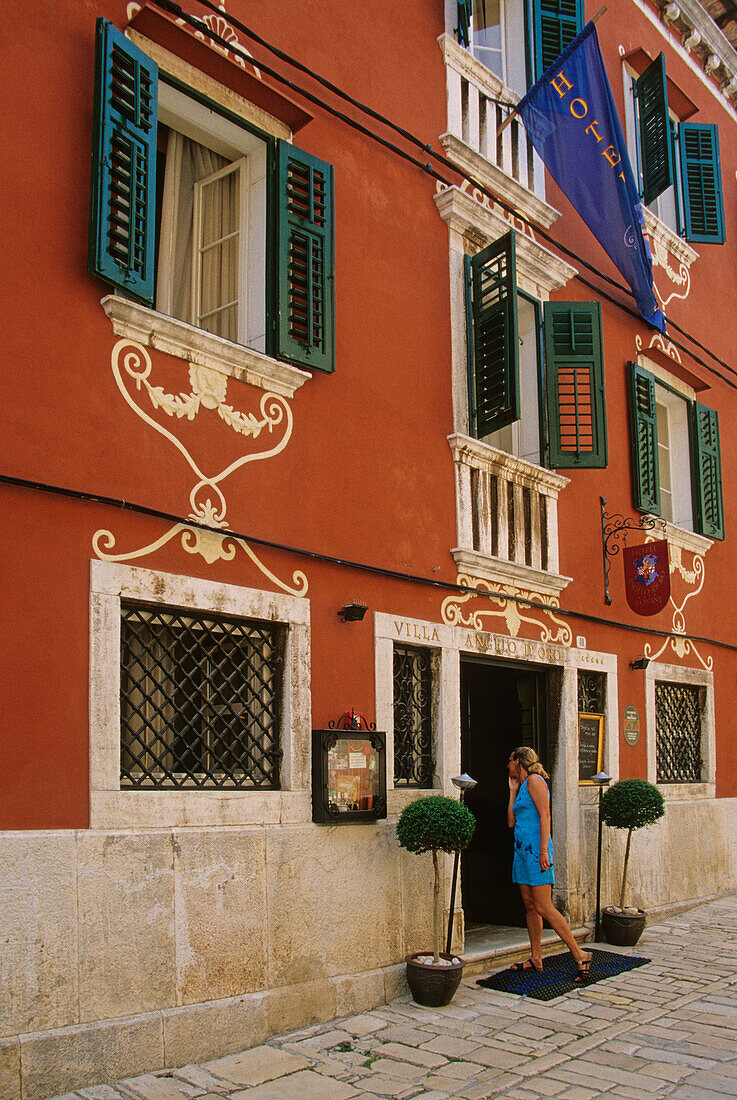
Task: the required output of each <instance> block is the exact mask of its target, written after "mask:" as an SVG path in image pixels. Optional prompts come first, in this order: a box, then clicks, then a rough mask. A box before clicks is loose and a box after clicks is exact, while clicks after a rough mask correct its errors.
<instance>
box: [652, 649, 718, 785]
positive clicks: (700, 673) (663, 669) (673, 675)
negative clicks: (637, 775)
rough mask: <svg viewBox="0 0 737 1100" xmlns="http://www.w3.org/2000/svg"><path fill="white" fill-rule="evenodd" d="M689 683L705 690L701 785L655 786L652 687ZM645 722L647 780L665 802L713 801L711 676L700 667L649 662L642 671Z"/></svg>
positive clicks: (713, 755) (656, 771)
mask: <svg viewBox="0 0 737 1100" xmlns="http://www.w3.org/2000/svg"><path fill="white" fill-rule="evenodd" d="M656 681H657V682H662V681H665V682H666V683H668V682H670V683H678V684H688V685H690V686H691V687H700V688H704V689H705V692H706V700H705V703H704V708H703V711H702V715H701V756H702V760H703V768H702V782H701V783H658V782H657V775H658V767H657V755H656V752H657V725H656V717H655V684H656ZM645 721H646V728H647V778H648V781H649V782H650V783H654V784H656V785H657V787H658V789H659V790H660V791H662V793H663V796H664V798H666V799H667V800H668V801H673V802H682V801H693V800H697V799H704V798H716V723H715V717H714V673H713V672H709V671H707V670H706V669H700V668H684V666H683V665H669V664H664V663H661V662H660V661H651V662H650V664H649V665H648V666H647V668H646V669H645Z"/></svg>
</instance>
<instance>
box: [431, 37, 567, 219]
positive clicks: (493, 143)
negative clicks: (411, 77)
mask: <svg viewBox="0 0 737 1100" xmlns="http://www.w3.org/2000/svg"><path fill="white" fill-rule="evenodd" d="M438 43H439V45H440V49H441V50H442V52H443V57H444V58H445V76H446V85H447V95H448V133H446V134H443V135H442V136H441V138H440V141H441V142H442V145H443V149H444V150H445V154H446V156H447V157H448V159H449V160H452V161H453V163H454V164H457V165H458V167H459V168H460V169H461V170H462V171H463V172H466V173H468V174H469V175H471V176H473V178H475V179H477V180H478V181H479V182H480V183H482V184H484V186H486V187H488V188H489V189H490V190H491V191H493V192H494V194H495V195H498V196H499V198H500V199H502V200H503V201H504V202H506V203H507V204H508V205H509V206H511V207H513V208H514V209H515V210H518V211H519V212H520V213H521V214H523V215H524V216H525V217H526V218H530V219H531V220H533V221H535V222H537V223H538V224H539V225H542V226H544V227H545V228H548V227H549V226H550V225H552V223H553V222H554V221H555V220H556V218H558V217H559V213H558V211H557V210H555V209H554V208H553V207H552V206H549V205H548V203H546V202H545V170H544V167H543V162H542V161H541V160H540V157H539V156H538V155H537V153H536V152H535V151H534V149H533V148H532V144H531V142H530V141H529V139H528V137H527V134H526V132H525V128H524V126H523V125H522V121H521V119H519V118H515V119H514V120H513V121H512V122H511V123H510V124H509V126H507V128H506V129H505V130H504V132H503V133H502V134H500V135H499V137H497V129H498V127H499V125H500V124H501V123H502V122H503V121H504V120H505V118H506V117H507V115H508V114H509V109H511V108H512V107H514V106H516V104H517V103H518V101H519V96H518V95H517V94H516V93H515V92H513V91H512V90H511V88H508V87H507V86H506V85H505V84H504V83H503V81H501V80H500V79H499V77H497V76H496V75H495V74H494V73H492V72H490V71H489V70H488V69H487V68H486V66H485V65H482V64H481V62H480V61H477V59H476V58H475V57H473V56H472V55H471V54H470V53H469V52H468V50H465V49H463V47H462V46H459V45H458V43H457V42H456V41H455V40H454V39H453V38H451V37H450V35H447V34H443V35H441V36H440V38H439V39H438ZM507 105H508V106H507Z"/></svg>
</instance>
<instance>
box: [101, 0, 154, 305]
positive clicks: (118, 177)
mask: <svg viewBox="0 0 737 1100" xmlns="http://www.w3.org/2000/svg"><path fill="white" fill-rule="evenodd" d="M157 85H158V68H157V66H156V65H155V64H154V62H153V61H151V60H150V58H148V57H147V56H146V55H145V54H144V53H143V52H142V51H141V50H139V49H138V47H137V46H134V45H133V43H132V42H129V41H128V39H127V38H126V37H125V35H123V34H121V32H120V31H119V30H118V29H117V28H116V27H114V26H113V25H112V23H109V22H108V21H107V20H106V19H98V20H97V39H96V57H95V121H94V138H93V149H92V203H91V208H90V247H89V255H88V270H89V271H90V272H91V274H93V275H99V277H100V278H101V279H105V281H106V282H109V283H112V284H113V286H115V287H118V288H120V289H121V290H124V291H125V292H126V293H127V294H129V295H130V296H131V297H133V298H137V299H138V300H139V301H141V302H145V303H146V304H147V305H153V300H154V255H155V223H156V106H157Z"/></svg>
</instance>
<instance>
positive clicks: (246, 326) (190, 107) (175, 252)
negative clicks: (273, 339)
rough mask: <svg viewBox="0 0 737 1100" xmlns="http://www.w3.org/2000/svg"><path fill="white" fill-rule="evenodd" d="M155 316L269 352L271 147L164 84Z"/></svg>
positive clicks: (161, 118)
mask: <svg viewBox="0 0 737 1100" xmlns="http://www.w3.org/2000/svg"><path fill="white" fill-rule="evenodd" d="M159 119H160V121H159V140H158V147H159V163H160V164H161V163H162V162H163V171H162V170H161V169H160V178H159V212H158V219H159V247H158V260H157V277H156V309H157V310H158V311H159V312H160V313H164V314H166V315H167V316H169V317H176V318H177V319H178V320H180V321H186V322H188V323H189V324H191V325H195V326H196V327H197V328H201V329H205V330H206V331H207V332H211V333H214V334H215V335H216V336H222V337H224V338H225V339H227V340H232V341H234V342H236V343H240V344H246V345H247V346H249V347H253V348H255V349H256V350H258V351H265V333H266V320H265V316H266V303H265V292H264V286H265V262H266V261H265V253H266V145H265V143H264V142H263V141H262V140H261V139H259V138H257V137H256V136H255V135H253V134H251V133H250V131H248V130H246V129H244V128H242V127H240V126H238V125H237V124H236V123H234V122H231V121H230V120H229V119H227V118H225V117H224V116H222V115H219V114H217V113H216V112H214V111H212V110H210V109H209V108H208V107H206V106H205V105H203V104H201V103H199V102H198V101H196V100H193V99H190V98H189V97H187V96H185V95H184V94H183V93H182V92H180V91H179V90H178V89H175V88H173V87H170V86H168V85H165V84H161V86H160V91H159Z"/></svg>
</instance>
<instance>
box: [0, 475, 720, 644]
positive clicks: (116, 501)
mask: <svg viewBox="0 0 737 1100" xmlns="http://www.w3.org/2000/svg"><path fill="white" fill-rule="evenodd" d="M0 484H4V485H11V486H13V487H15V488H19V489H31V490H33V491H35V492H41V493H52V494H54V495H56V496H63V497H69V498H71V499H73V500H84V501H88V502H90V503H92V504H104V505H106V506H108V507H111V508H119V509H121V510H123V511H129V512H137V513H138V514H139V515H144V516H152V517H153V518H154V519H164V520H167V521H169V522H170V523H171V522H173V523H181V524H182V525H183V526H185V527H193V528H195V529H197V530H199V531H207V532H209V533H211V534H214V535H220V537H221V538H224V539H226V538H231V539H235V540H236V541H238V542H246V543H253V544H254V545H255V546H266V547H268V548H269V549H270V550H280V551H283V552H285V553H287V554H296V555H297V556H298V557H303V558H310V559H312V560H313V561H320V562H325V563H326V564H328V565H340V566H343V567H345V568H346V569H356V570H359V571H361V572H363V573H372V574H374V575H375V576H380V577H387V578H389V579H391V580H398V581H405V582H407V581H409V582H411V583H412V584H422V585H426V586H428V587H431V588H441V589H443V590H444V591H447V592H461V593H463V594H464V595H466V596H467V595H469V594H472V595H474V596H483V597H485V598H486V599H489V600H499V601H500V602H502V603H504V602H508V603H516V604H522V605H523V606H524V607H530V608H532V609H533V610H536V611H553V612H555V614H556V615H564V616H567V617H568V618H573V619H580V620H581V621H582V622H589V623H596V624H597V625H599V626H608V627H614V628H615V629H618V630H625V631H629V632H631V633H636V634H648V635H655V636H656V637H659V638H681V639H683V640H685V641H691V642H703V643H704V644H705V645H713V646H717V647H718V648H720V649H730V650H733V651H735V652H737V645H732V644H731V643H730V642H720V641H718V640H717V639H716V638H706V637H704V636H703V635H700V634H676V633H675V632H674V631H672V630H658V629H656V628H655V627H646V626H636V625H634V624H631V623H623V622H619V621H618V620H616V619H605V618H603V617H602V616H600V615H590V614H587V613H586V612H585V611H575V610H573V609H572V608H568V607H557V606H556V605H555V604H546V603H542V602H541V601H540V600H531V599H528V598H527V597H526V596H516V595H513V594H512V593H508V592H491V591H489V590H488V589H486V588H471V587H469V586H468V585H463V584H454V583H453V582H452V581H442V580H439V579H437V578H435V577H423V576H422V575H420V574H418V573H404V572H402V571H401V570H398V569H388V568H385V567H384V566H381V565H369V564H368V563H367V562H357V561H351V560H350V559H348V558H338V557H335V556H333V555H331V554H322V553H320V552H319V551H317V550H304V549H302V548H300V547H298V546H289V545H287V544H285V543H280V542H273V541H272V540H271V539H262V538H257V537H256V536H255V535H245V534H243V533H242V532H240V531H231V530H230V529H229V528H223V527H214V526H212V525H210V524H208V523H200V522H199V521H198V520H194V519H192V518H190V517H186V516H179V515H176V514H175V513H174V512H165V511H163V510H162V509H160V508H150V507H148V505H145V504H136V503H135V502H134V501H130V500H123V499H121V498H119V497H109V496H105V495H103V494H101V493H90V492H87V491H86V490H84V489H70V488H68V487H65V486H63V485H51V484H49V483H48V482H43V481H32V480H29V479H27V478H23V477H14V476H12V475H11V474H0Z"/></svg>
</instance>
